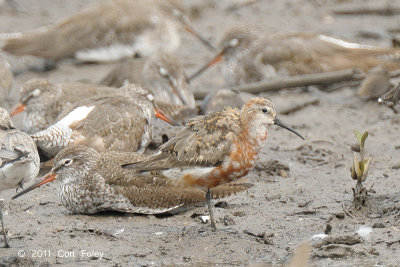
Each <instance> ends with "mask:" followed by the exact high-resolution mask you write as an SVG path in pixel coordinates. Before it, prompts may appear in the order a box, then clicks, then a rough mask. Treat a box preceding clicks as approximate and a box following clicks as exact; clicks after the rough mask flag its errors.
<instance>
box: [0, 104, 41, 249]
mask: <svg viewBox="0 0 400 267" xmlns="http://www.w3.org/2000/svg"><path fill="white" fill-rule="evenodd" d="M39 168H40V160H39V154H38V152H37V148H36V144H35V142H34V141H33V140H32V138H31V137H30V136H29V135H28V134H26V133H24V132H22V131H20V130H19V129H16V128H14V126H13V124H12V121H11V118H10V115H9V114H8V112H7V111H6V110H5V109H3V108H0V192H1V191H3V190H7V189H13V188H18V187H21V188H22V186H23V184H25V183H26V182H30V181H32V180H33V179H35V178H36V176H37V175H38V173H39ZM1 206H2V205H0V220H1V227H2V230H3V235H4V242H5V246H6V247H9V245H8V242H7V236H6V232H5V230H4V224H3V212H2V210H1Z"/></svg>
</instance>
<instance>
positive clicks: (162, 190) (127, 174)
mask: <svg viewBox="0 0 400 267" xmlns="http://www.w3.org/2000/svg"><path fill="white" fill-rule="evenodd" d="M144 158H146V156H144V155H139V154H136V153H128V152H117V151H111V152H106V153H98V152H97V151H96V150H94V149H92V148H89V147H85V146H71V147H68V148H65V149H63V150H62V151H61V152H60V153H58V154H57V156H56V157H55V160H54V167H53V168H52V169H51V171H50V172H49V173H48V174H46V175H45V176H44V177H43V178H42V179H41V180H40V181H39V182H38V183H36V184H34V185H32V186H30V187H29V188H27V189H26V190H24V191H22V192H20V193H19V194H17V195H15V196H14V197H13V199H14V198H17V197H19V196H21V195H23V194H25V193H27V192H29V191H31V190H33V189H35V188H37V187H39V186H41V185H43V184H45V183H47V182H50V181H53V180H54V179H58V180H60V183H59V188H58V192H59V193H58V195H59V198H60V200H61V203H62V204H63V205H64V206H65V207H66V208H67V209H68V210H69V211H71V212H72V213H80V214H94V213H98V212H101V211H107V210H116V211H121V212H129V213H143V214H159V213H165V212H172V211H174V210H177V209H179V208H182V207H185V206H188V205H192V204H195V203H199V202H204V201H205V198H204V192H203V191H202V190H200V189H197V188H185V187H180V186H177V185H175V184H174V183H172V181H171V180H169V179H167V178H165V177H162V176H160V175H156V174H149V175H141V174H139V173H137V172H133V171H131V170H126V169H123V168H121V165H120V164H121V163H124V162H125V163H128V162H132V161H137V160H143V159H144ZM248 187H249V185H248V184H240V183H238V184H232V185H226V186H221V187H216V188H214V189H213V192H212V194H213V197H216V198H221V197H225V196H228V195H230V194H232V193H236V192H240V191H243V190H246V189H247V188H248Z"/></svg>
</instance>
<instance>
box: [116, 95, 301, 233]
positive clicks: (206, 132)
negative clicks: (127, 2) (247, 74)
mask: <svg viewBox="0 0 400 267" xmlns="http://www.w3.org/2000/svg"><path fill="white" fill-rule="evenodd" d="M273 124H275V125H278V126H281V127H283V128H285V129H287V130H289V131H291V132H293V133H295V134H296V135H298V136H299V137H301V138H302V139H304V138H303V137H302V136H301V135H300V134H299V133H297V132H296V131H295V130H293V129H291V128H290V127H289V126H287V125H286V124H284V123H283V122H281V121H280V120H279V119H278V118H277V117H276V111H275V108H274V106H273V105H272V103H271V101H270V100H268V99H265V98H260V97H255V98H251V99H250V100H249V101H248V102H246V104H245V105H244V106H243V107H242V109H241V110H239V109H237V108H230V107H227V108H225V109H224V110H222V111H221V112H215V113H212V114H210V115H205V116H199V117H196V118H194V119H192V120H190V121H189V122H188V123H187V124H186V127H185V128H184V129H183V130H182V131H180V132H179V133H178V134H177V135H176V136H175V137H174V138H173V139H171V140H170V141H168V142H167V143H165V144H164V145H162V146H161V147H160V149H159V151H158V153H155V154H154V155H152V156H150V157H149V158H148V159H146V160H144V161H138V162H134V163H130V164H123V167H125V168H130V169H135V170H136V171H154V170H163V171H162V173H163V175H165V176H166V177H169V178H171V179H174V180H175V181H176V183H177V184H180V185H182V186H188V187H199V188H202V189H207V195H206V199H207V204H208V207H209V211H210V216H211V219H212V220H211V221H212V227H213V229H216V225H215V220H214V218H213V217H214V216H213V215H212V209H211V204H210V191H209V189H210V188H213V187H215V186H218V185H221V184H224V183H228V182H232V181H235V180H237V179H239V178H241V177H243V176H245V175H246V174H247V173H248V172H249V171H250V170H252V169H253V168H254V167H255V164H256V161H257V157H258V154H259V152H260V150H261V148H262V147H263V146H264V144H265V142H266V140H267V135H268V131H267V130H268V126H270V125H273Z"/></svg>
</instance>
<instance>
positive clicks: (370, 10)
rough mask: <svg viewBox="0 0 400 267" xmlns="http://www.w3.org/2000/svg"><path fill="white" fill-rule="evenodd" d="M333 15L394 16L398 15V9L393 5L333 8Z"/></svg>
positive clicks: (399, 9)
mask: <svg viewBox="0 0 400 267" xmlns="http://www.w3.org/2000/svg"><path fill="white" fill-rule="evenodd" d="M332 11H333V13H334V14H335V15H379V16H394V15H398V14H400V7H399V6H393V5H384V6H375V7H374V6H362V7H360V6H355V7H344V8H335V9H333V10H332Z"/></svg>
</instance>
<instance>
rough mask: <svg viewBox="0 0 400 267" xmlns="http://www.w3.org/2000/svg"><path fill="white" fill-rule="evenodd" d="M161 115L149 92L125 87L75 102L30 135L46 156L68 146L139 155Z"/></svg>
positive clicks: (169, 120) (134, 87)
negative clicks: (72, 106) (56, 118)
mask: <svg viewBox="0 0 400 267" xmlns="http://www.w3.org/2000/svg"><path fill="white" fill-rule="evenodd" d="M154 115H155V116H157V117H159V118H161V119H163V120H165V121H167V122H168V123H171V124H174V122H173V121H172V120H171V119H169V118H168V117H166V116H165V115H163V114H162V113H161V112H160V111H159V110H158V109H157V107H156V104H155V103H154V96H153V94H151V93H150V92H149V91H148V90H146V89H144V88H142V87H140V86H137V85H134V84H127V85H125V86H124V87H121V88H120V89H119V90H118V91H116V93H115V94H113V95H110V94H105V95H98V96H94V97H92V98H87V99H83V100H82V101H80V102H78V103H76V105H75V107H74V108H73V110H72V111H71V112H67V113H65V114H62V119H60V120H59V121H58V122H57V123H55V124H53V125H51V126H49V127H48V128H47V129H45V130H42V131H40V132H37V133H35V134H33V135H31V136H32V138H33V140H34V141H35V142H36V143H37V145H38V147H40V148H41V149H42V150H43V151H44V152H46V153H47V154H48V155H49V156H54V155H56V154H57V153H58V152H59V151H60V150H61V149H62V148H64V147H66V146H67V145H68V144H80V145H86V146H90V147H93V148H95V149H97V150H98V151H108V150H118V151H132V152H133V151H138V153H142V152H143V151H144V150H145V149H146V147H147V146H148V144H149V143H150V141H151V136H152V135H151V131H152V120H153V116H154Z"/></svg>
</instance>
